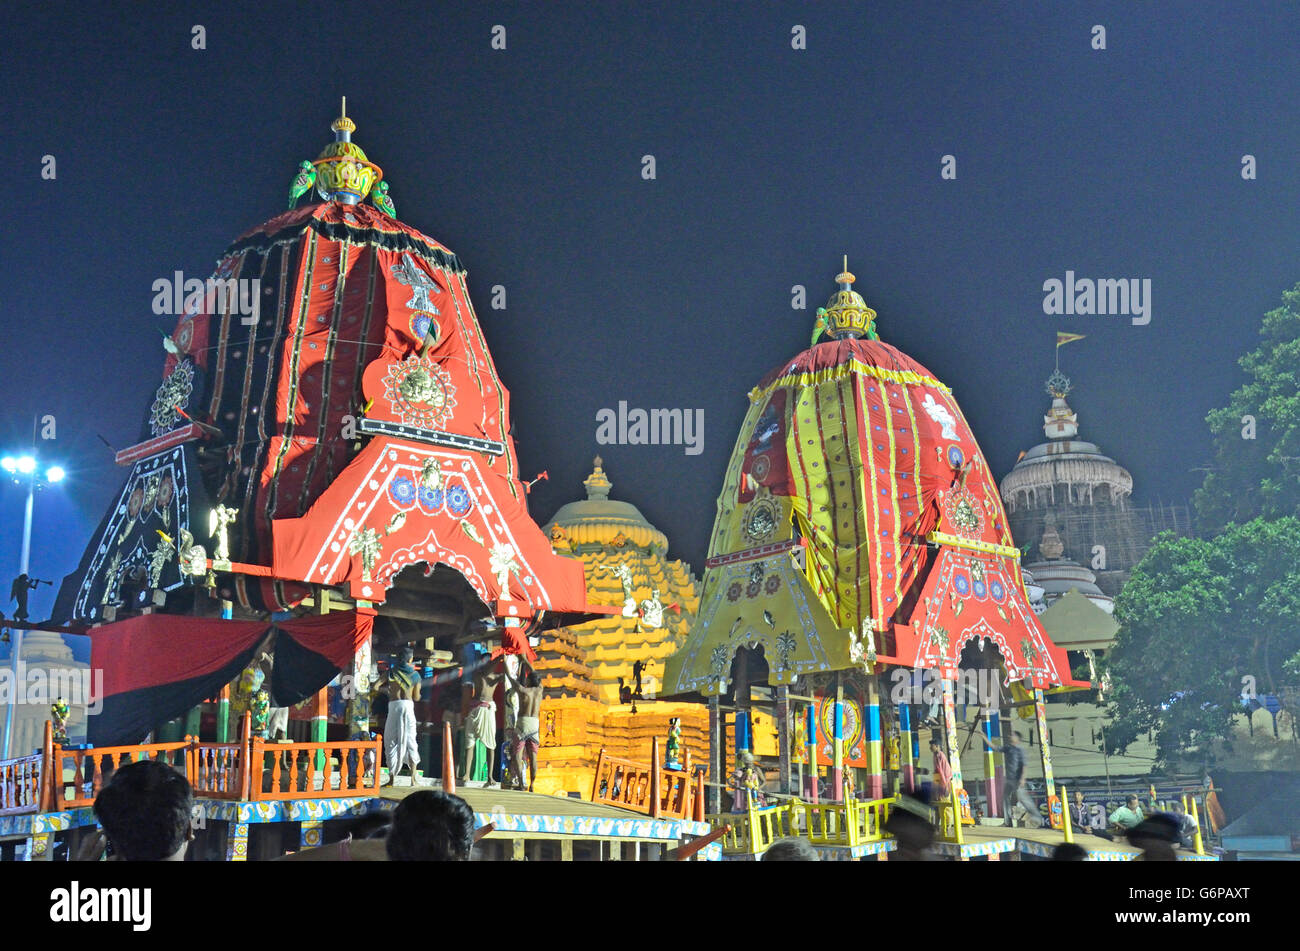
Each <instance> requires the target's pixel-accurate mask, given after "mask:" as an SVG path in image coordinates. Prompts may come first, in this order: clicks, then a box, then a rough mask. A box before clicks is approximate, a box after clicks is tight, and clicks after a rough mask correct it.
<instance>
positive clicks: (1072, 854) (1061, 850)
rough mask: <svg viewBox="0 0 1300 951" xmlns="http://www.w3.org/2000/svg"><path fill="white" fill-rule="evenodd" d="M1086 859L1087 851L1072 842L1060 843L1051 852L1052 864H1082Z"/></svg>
mask: <svg viewBox="0 0 1300 951" xmlns="http://www.w3.org/2000/svg"><path fill="white" fill-rule="evenodd" d="M1087 858H1088V850H1087V849H1085V848H1084V847H1083V846H1081V845H1076V844H1075V843H1073V842H1062V843H1061V844H1060V845H1058V846H1057V847H1056V848H1055V849H1053V850H1052V861H1053V862H1084V861H1087Z"/></svg>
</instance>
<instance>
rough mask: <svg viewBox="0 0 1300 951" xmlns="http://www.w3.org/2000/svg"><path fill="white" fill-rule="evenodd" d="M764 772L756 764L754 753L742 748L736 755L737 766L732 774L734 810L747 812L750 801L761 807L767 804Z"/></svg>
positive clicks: (732, 806)
mask: <svg viewBox="0 0 1300 951" xmlns="http://www.w3.org/2000/svg"><path fill="white" fill-rule="evenodd" d="M763 785H764V779H763V773H762V771H761V770H760V769H759V768H758V767H757V766H756V765H754V754H753V753H751V752H750V751H749V750H741V751H740V753H739V754H738V755H737V756H736V768H735V770H734V771H733V772H732V774H731V789H732V803H731V811H732V812H745V811H746V810H747V809H748V807H749V803H753V804H754V806H755V808H759V809H761V808H762V807H763V806H765V805H766V804H767V802H766V800H765V799H764V798H763Z"/></svg>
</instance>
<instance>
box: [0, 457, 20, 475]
mask: <svg viewBox="0 0 1300 951" xmlns="http://www.w3.org/2000/svg"><path fill="white" fill-rule="evenodd" d="M0 468H3V469H4V471H5V472H17V471H18V463H17V462H15V461H14V457H13V456H5V457H4V458H3V459H0Z"/></svg>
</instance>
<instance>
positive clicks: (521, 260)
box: [0, 0, 1300, 616]
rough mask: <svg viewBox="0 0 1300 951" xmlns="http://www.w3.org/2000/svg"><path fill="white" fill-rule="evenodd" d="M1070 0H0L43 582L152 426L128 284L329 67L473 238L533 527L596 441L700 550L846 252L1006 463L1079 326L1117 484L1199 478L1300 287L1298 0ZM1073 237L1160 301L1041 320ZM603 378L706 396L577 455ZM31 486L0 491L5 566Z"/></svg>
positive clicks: (308, 146) (442, 213) (1, 304)
mask: <svg viewBox="0 0 1300 951" xmlns="http://www.w3.org/2000/svg"><path fill="white" fill-rule="evenodd" d="M1070 6H1073V5H1067V4H1064V3H1051V4H1042V3H1030V2H1017V3H999V2H987V3H979V4H975V3H970V2H959V3H915V2H900V3H882V2H876V3H870V4H863V3H855V4H842V3H828V2H822V0H819V2H816V3H798V4H786V3H762V4H757V3H755V4H741V3H726V4H713V5H702V4H698V3H697V4H676V3H636V4H630V3H629V4H566V5H561V4H553V3H532V4H519V5H508V4H487V3H483V4H479V3H475V4H458V5H455V6H452V5H447V4H440V3H420V4H409V5H406V4H398V3H386V4H376V5H369V6H358V5H344V4H329V3H326V4H311V5H293V6H290V5H278V4H271V3H265V2H258V3H221V4H215V3H208V4H203V5H191V4H183V3H178V4H167V5H156V4H148V5H145V4H129V5H121V6H120V7H113V6H109V5H102V4H97V5H86V4H78V5H76V6H72V7H58V6H55V7H50V6H48V5H42V6H39V7H38V6H36V5H30V6H27V7H25V8H23V9H22V10H14V9H9V10H7V11H6V21H7V22H6V24H5V29H6V30H7V34H8V35H6V36H5V37H4V44H5V54H4V56H3V60H0V75H2V78H3V82H4V94H3V98H2V99H0V121H2V124H3V128H4V130H5V145H4V148H3V154H4V160H5V161H4V165H3V167H4V168H5V169H6V171H7V173H8V175H9V183H8V189H7V191H8V195H9V200H8V202H7V209H8V212H7V213H8V215H9V218H8V225H7V227H5V228H4V229H3V235H2V236H0V261H2V262H3V265H4V273H5V277H6V281H5V286H4V289H3V292H0V320H3V328H4V332H5V333H4V346H3V348H0V399H2V400H3V406H4V413H3V417H2V418H3V429H2V430H0V437H2V438H3V441H4V442H3V444H4V446H5V447H13V448H22V447H23V445H24V444H25V443H27V442H28V441H29V440H30V434H31V421H32V418H33V417H34V416H36V415H44V414H53V415H54V416H55V418H56V423H57V436H58V438H57V439H56V440H55V441H53V442H52V443H44V444H42V451H43V452H44V453H46V455H47V456H48V457H49V458H50V460H51V461H59V462H61V463H62V464H63V465H65V466H66V467H67V469H68V470H69V473H70V477H69V479H68V480H67V481H66V482H65V483H63V484H62V485H61V486H59V487H57V488H55V489H53V490H50V491H47V492H45V493H43V495H42V496H41V497H40V499H39V501H38V504H37V508H36V527H35V538H36V541H35V546H34V554H33V558H32V571H33V574H35V575H37V576H39V577H43V578H51V579H54V580H55V581H56V585H57V582H58V580H59V579H60V578H61V577H62V576H63V575H64V574H65V573H67V572H70V571H72V570H73V569H74V568H75V567H76V563H77V561H78V558H79V557H80V554H81V551H82V549H83V547H84V545H85V544H86V542H87V540H88V537H89V533H90V532H91V530H92V529H93V527H94V526H95V524H96V523H97V522H98V521H99V519H100V518H101V517H102V515H103V513H104V511H105V510H106V508H107V506H108V505H109V503H110V501H111V500H112V498H113V497H114V496H115V494H116V493H117V492H118V491H119V488H120V485H121V480H122V479H124V478H125V476H126V474H127V470H126V469H124V468H118V467H116V466H115V465H114V464H113V462H112V453H111V452H110V450H109V449H107V448H106V447H105V446H104V444H103V443H102V442H101V441H100V439H99V436H100V435H102V437H103V438H104V439H105V440H107V441H108V442H109V443H111V444H112V445H113V446H115V447H118V448H121V447H124V446H127V445H129V444H131V443H133V442H135V441H136V440H137V438H138V436H139V430H140V425H141V421H142V419H143V417H144V414H145V412H146V410H147V407H148V405H149V403H150V401H151V400H152V396H153V392H154V390H155V388H156V387H157V385H158V383H159V381H160V378H161V372H162V366H163V358H164V352H163V348H162V345H161V339H162V338H161V333H160V331H162V330H166V331H167V332H170V330H171V327H172V320H171V319H170V318H158V317H155V316H154V315H153V314H152V312H151V308H150V303H151V300H152V297H153V292H152V290H151V285H152V283H153V282H154V281H155V280H156V279H158V278H160V277H169V276H170V275H171V274H172V272H173V271H176V270H181V271H184V272H185V273H186V275H187V276H193V277H199V278H205V277H207V276H208V275H209V274H210V273H211V270H212V267H213V265H214V263H215V261H216V259H217V257H218V255H219V254H220V253H221V251H222V250H223V249H224V248H225V247H226V245H227V244H228V243H229V242H230V241H231V240H232V239H233V238H234V237H235V236H236V235H238V234H240V233H241V232H243V231H244V230H246V229H247V228H249V227H251V226H253V225H256V224H258V223H259V222H262V221H264V220H266V219H268V218H271V217H273V216H275V215H277V214H279V213H280V212H281V211H282V210H283V209H284V207H285V202H286V197H287V190H288V184H289V181H290V179H291V178H292V176H293V174H294V172H295V170H296V167H297V164H298V162H300V161H302V160H304V159H311V158H314V157H315V156H316V155H317V154H318V153H319V151H320V149H321V148H322V147H323V146H324V145H325V144H326V143H327V142H328V141H330V140H331V138H332V136H331V133H330V131H329V124H330V122H331V121H332V120H333V119H334V117H335V116H336V115H337V114H338V106H339V97H340V96H341V95H346V96H347V97H348V113H349V115H350V116H351V117H352V118H353V119H354V120H355V121H356V123H357V127H358V128H357V132H356V133H355V135H354V139H355V141H356V142H357V143H358V144H360V145H361V146H362V147H363V148H364V149H365V150H366V152H367V154H368V155H369V157H370V158H371V160H372V161H375V162H376V163H377V164H379V165H380V166H382V167H383V169H384V173H385V179H386V180H387V181H389V182H390V183H391V188H392V191H391V195H392V197H393V199H394V201H395V202H396V205H397V213H398V217H399V218H401V219H402V220H403V221H406V222H408V223H409V224H411V225H413V226H415V227H416V228H418V229H420V230H421V231H423V232H425V233H427V234H429V235H430V236H432V237H434V238H436V239H437V240H439V241H441V242H443V243H444V244H446V245H447V246H448V247H450V248H451V249H452V250H454V251H455V252H456V253H457V254H458V255H459V256H460V257H461V260H462V261H463V262H464V263H465V265H466V266H467V267H468V269H469V286H470V291H471V294H472V295H473V298H474V303H475V307H476V309H477V311H478V315H479V319H480V321H481V323H482V325H483V329H484V333H485V334H486V336H487V339H488V343H489V345H490V346H491V348H492V351H493V354H494V356H495V359H496V362H497V366H498V369H499V371H500V374H501V377H502V379H503V380H504V381H505V383H506V385H507V386H508V387H509V388H510V389H511V391H512V394H513V416H514V426H515V435H516V440H517V447H518V451H519V457H520V463H521V470H522V473H523V474H524V475H525V477H530V476H531V475H532V474H535V473H537V472H539V471H541V470H543V469H546V470H549V472H550V481H549V482H545V483H541V484H539V486H538V488H537V490H536V491H535V492H534V494H533V496H532V503H531V510H532V513H533V515H534V517H535V518H537V520H538V522H539V523H540V522H545V521H546V520H547V519H549V518H550V516H551V515H552V514H553V513H554V511H555V509H556V508H557V507H558V506H559V505H561V504H563V503H564V502H567V501H570V500H572V499H575V498H579V497H581V494H582V487H581V485H580V482H581V480H582V479H583V478H584V477H585V476H586V474H587V472H588V471H590V467H591V457H592V456H593V455H594V454H595V453H596V452H597V451H599V452H600V454H601V455H602V456H603V457H604V459H605V467H606V471H607V472H608V474H609V476H610V478H611V479H612V480H613V482H614V491H613V497H614V498H617V499H622V500H626V501H630V502H633V503H634V504H636V505H637V506H638V507H639V508H640V509H641V511H642V512H644V513H645V515H646V517H647V518H648V519H649V520H650V521H651V522H653V523H654V524H655V525H657V526H659V527H660V528H661V529H663V530H664V531H665V532H667V534H668V536H669V538H670V541H671V543H672V555H673V556H674V557H681V558H685V559H687V560H689V561H690V562H691V563H692V564H693V565H694V566H695V568H696V570H697V571H702V568H703V560H704V556H705V549H706V546H707V542H708V536H709V531H710V527H711V525H712V521H713V516H714V509H715V502H716V497H717V492H718V489H719V486H720V484H721V478H722V474H723V470H724V468H725V465H726V461H727V458H728V456H729V454H730V453H731V450H732V446H733V443H734V440H735V438H736V431H737V428H738V426H739V424H740V421H741V419H742V417H743V414H744V411H745V408H746V399H745V394H746V392H747V391H748V390H749V389H750V388H751V387H752V386H753V385H754V384H755V383H756V382H757V381H758V380H759V378H760V377H762V376H763V375H764V374H765V373H766V372H767V371H768V370H769V369H771V368H772V367H774V366H776V365H777V364H780V363H782V362H783V361H785V360H787V359H788V358H790V357H791V356H793V355H794V354H796V353H798V352H799V351H800V350H802V349H803V348H805V347H807V345H808V337H809V332H810V329H811V325H812V322H813V318H814V310H815V309H816V307H818V306H820V305H821V304H823V303H824V302H825V300H826V298H827V297H828V296H829V295H830V294H831V292H832V291H833V290H834V283H833V279H834V276H835V274H836V273H837V272H838V271H839V270H840V260H841V255H842V254H845V253H847V254H848V257H849V269H850V270H851V271H853V272H854V273H855V274H856V275H857V276H858V283H857V285H856V287H857V289H858V290H859V291H861V292H862V293H863V294H864V296H865V297H866V299H867V302H868V304H870V305H871V306H872V307H873V308H875V309H876V310H877V311H878V313H879V318H878V322H877V327H878V330H879V332H880V335H881V337H882V339H884V340H885V341H887V342H889V343H892V344H894V345H896V346H898V347H899V348H901V349H902V350H903V351H905V352H906V353H908V354H910V355H912V356H913V357H915V358H916V359H918V360H919V361H921V362H922V363H923V364H925V365H926V366H928V367H929V368H930V369H931V370H932V371H933V372H934V373H936V374H937V375H938V377H939V378H940V379H942V380H943V381H945V382H946V383H948V384H949V385H950V386H951V387H952V389H953V391H954V394H955V395H956V397H957V399H958V401H959V402H960V404H961V406H962V408H963V410H964V411H965V414H966V416H967V418H968V419H969V420H970V423H971V425H972V427H973V428H974V431H975V433H976V435H977V437H978V438H979V440H980V442H981V444H982V446H983V448H984V450H985V453H986V455H987V457H988V459H989V461H990V463H991V464H992V466H993V469H994V471H995V472H996V473H997V474H998V475H999V476H1001V475H1003V474H1005V472H1006V471H1007V470H1008V469H1009V468H1010V467H1011V465H1012V464H1013V463H1014V462H1015V460H1016V457H1017V454H1018V453H1019V451H1020V450H1022V449H1027V448H1029V447H1030V446H1031V445H1033V444H1035V443H1037V442H1041V441H1042V439H1043V436H1042V430H1041V419H1042V414H1043V412H1044V411H1045V410H1046V408H1047V405H1048V402H1049V401H1048V397H1047V396H1046V394H1045V393H1044V391H1043V380H1044V379H1045V378H1046V377H1047V375H1048V374H1049V373H1050V372H1051V370H1052V359H1053V343H1054V340H1055V336H1054V335H1055V332H1056V331H1057V330H1069V331H1073V332H1076V333H1084V334H1087V335H1088V338H1087V339H1086V340H1084V341H1082V342H1080V343H1075V344H1070V345H1069V346H1067V347H1064V348H1062V350H1061V364H1062V369H1063V370H1064V371H1065V372H1067V373H1068V374H1069V375H1070V376H1071V377H1072V378H1073V380H1074V382H1075V385H1076V387H1077V389H1076V391H1075V393H1074V394H1072V396H1071V403H1072V405H1073V406H1074V408H1075V409H1076V410H1078V412H1079V414H1080V420H1081V427H1082V430H1081V436H1082V438H1085V439H1089V440H1092V441H1094V442H1097V443H1098V444H1100V446H1101V448H1102V450H1103V451H1104V452H1106V453H1108V454H1109V455H1111V456H1113V457H1114V458H1116V459H1117V460H1118V461H1119V462H1121V463H1122V464H1123V465H1125V466H1126V467H1127V468H1128V469H1129V470H1130V471H1131V472H1132V473H1133V476H1134V480H1135V483H1136V486H1137V497H1138V500H1139V501H1141V502H1148V501H1156V500H1157V499H1163V500H1164V501H1166V502H1169V501H1177V502H1180V503H1185V502H1186V500H1187V499H1188V497H1189V496H1190V494H1191V492H1192V491H1193V490H1194V488H1195V487H1196V485H1197V484H1198V483H1199V480H1200V477H1201V473H1198V472H1195V471H1192V470H1194V468H1195V467H1197V466H1200V465H1204V464H1205V461H1206V460H1207V459H1208V458H1209V457H1210V451H1209V435H1208V430H1207V428H1206V426H1205V424H1204V417H1205V414H1206V412H1207V411H1208V410H1209V409H1210V408H1211V407H1213V406H1215V405H1220V404H1222V403H1223V402H1225V400H1226V397H1227V395H1228V393H1229V392H1230V391H1231V390H1232V389H1233V388H1234V387H1235V386H1237V385H1238V384H1239V382H1240V381H1241V373H1240V371H1239V370H1238V368H1237V363H1236V361H1237V359H1238V357H1239V356H1240V355H1241V354H1242V353H1244V352H1245V351H1246V350H1248V349H1250V348H1251V347H1252V346H1254V341H1255V339H1256V329H1257V326H1258V322H1259V320H1260V317H1261V315H1262V314H1263V313H1264V312H1265V311H1266V310H1269V309H1271V308H1273V307H1275V306H1277V305H1278V302H1279V298H1280V295H1281V293H1282V291H1283V290H1284V289H1286V288H1288V287H1290V286H1292V285H1293V284H1294V283H1296V281H1297V280H1300V262H1298V261H1297V256H1296V238H1297V232H1296V228H1295V209H1296V207H1297V200H1298V199H1300V113H1298V112H1297V110H1296V109H1295V108H1294V107H1293V94H1292V90H1293V82H1294V76H1295V75H1296V74H1297V73H1298V72H1300V63H1298V62H1297V59H1298V58H1300V47H1297V45H1296V44H1295V43H1294V37H1295V36H1297V35H1300V8H1298V7H1297V6H1296V5H1295V4H1294V3H1275V4H1273V3H1250V4H1228V3H1224V4H1212V3H1206V2H1203V0H1201V2H1195V3H1171V2H1162V3H1159V4H1140V5H1135V4H1132V3H1129V2H1118V3H1089V4H1087V5H1086V6H1085V5H1078V6H1079V7H1080V9H1078V10H1075V11H1071V10H1070V9H1068V8H1069V7H1070ZM195 24H202V25H203V26H204V27H205V28H206V44H207V48H206V49H205V50H201V51H200V50H193V49H192V48H191V28H192V26H193V25H195ZM495 24H501V25H504V26H505V27H506V31H507V32H506V37H507V49H506V50H504V51H498V50H493V49H492V48H491V45H490V41H491V35H492V34H491V31H492V27H493V25H495ZM795 24H800V25H803V26H804V27H806V30H807V49H806V50H802V51H796V50H793V49H792V48H791V29H792V27H793V26H794V25H795ZM1094 24H1102V25H1104V26H1105V28H1106V46H1107V48H1106V49H1105V50H1104V51H1096V50H1093V49H1092V48H1091V41H1092V33H1091V29H1092V26H1093V25H1094ZM47 154H48V155H54V156H55V158H56V161H57V179H55V180H53V181H45V180H42V178H41V175H40V170H41V161H42V156H45V155H47ZM647 154H650V155H653V156H654V157H655V160H656V164H657V170H656V171H657V179H656V180H654V181H645V180H643V179H642V177H641V168H642V165H641V158H642V156H643V155H647ZM945 154H951V155H953V156H955V158H956V161H957V178H956V180H954V181H944V180H941V178H940V167H941V158H942V156H944V155H945ZM1245 154H1251V155H1254V156H1255V157H1256V160H1257V162H1258V180H1256V181H1243V179H1242V176H1241V160H1242V156H1243V155H1245ZM1067 270H1073V271H1074V272H1075V273H1076V274H1077V275H1078V276H1080V277H1092V278H1100V277H1107V278H1135V277H1136V278H1149V279H1150V280H1151V282H1152V287H1153V291H1152V298H1153V299H1152V319H1151V322H1150V324H1149V325H1147V326H1133V325H1132V324H1131V322H1130V320H1129V318H1127V317H1107V316H1081V317H1054V316H1047V315H1045V314H1044V313H1043V297H1044V292H1043V289H1042V288H1043V282H1044V281H1045V280H1048V279H1050V278H1057V279H1062V278H1064V276H1065V272H1066V271H1067ZM494 284H501V285H504V286H505V287H506V289H507V293H508V309H506V310H505V311H494V310H492V309H491V307H490V306H489V298H490V289H491V287H492V285H494ZM795 284H802V285H804V286H805V287H806V288H807V289H808V308H807V309H806V310H803V311H794V310H792V309H791V306H790V299H791V287H792V285H795ZM620 400H625V401H627V403H628V405H629V406H630V407H641V408H646V409H649V408H654V407H666V408H682V409H695V408H703V409H704V423H705V426H704V451H703V453H702V454H700V455H693V456H688V455H686V454H685V452H684V451H683V448H682V447H680V446H603V447H598V446H597V445H596V442H595V431H596V413H597V411H598V410H600V409H602V408H605V407H609V408H616V407H617V405H618V403H619V401H620ZM21 520H22V494H21V492H20V491H19V490H18V489H17V488H16V487H14V486H6V488H5V490H4V492H3V493H2V494H0V574H2V576H3V578H4V579H6V580H5V582H4V584H5V589H4V591H5V593H7V592H8V581H7V579H8V578H10V577H12V576H13V575H14V574H16V573H17V570H18V568H17V565H18V556H19V535H20V531H21ZM54 590H55V589H54V588H42V589H41V590H40V594H39V596H38V597H36V598H34V600H33V615H34V616H45V613H46V612H48V609H49V607H50V605H51V604H52V595H53V591H54ZM5 610H6V612H8V611H9V610H10V607H9V606H6V608H5Z"/></svg>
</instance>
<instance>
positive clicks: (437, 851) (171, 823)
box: [77, 760, 487, 862]
mask: <svg viewBox="0 0 1300 951" xmlns="http://www.w3.org/2000/svg"><path fill="white" fill-rule="evenodd" d="M193 810H194V794H193V791H192V790H191V788H190V784H189V781H188V780H187V779H186V778H185V777H184V775H182V774H181V773H180V772H179V771H178V770H176V769H174V768H173V767H171V766H169V765H168V764H166V763H161V762H157V761H154V760H142V761H140V762H136V763H128V764H126V765H123V766H121V767H119V768H118V769H117V770H116V771H115V772H114V773H113V775H112V778H111V779H109V781H108V782H107V783H105V784H104V787H103V789H101V790H100V792H99V795H98V796H96V797H95V804H94V812H95V818H96V820H98V823H99V828H98V829H97V830H96V831H95V832H94V833H93V834H92V835H90V836H87V837H86V838H85V839H83V841H82V843H81V848H80V850H79V853H78V855H77V858H78V860H80V861H90V862H93V861H98V860H100V859H104V858H108V859H110V860H119V861H130V862H180V861H184V859H185V854H186V852H187V851H188V850H189V847H190V843H191V842H192V841H193V840H194V829H193V823H192V821H191V819H192V816H193ZM484 831H487V830H485V829H482V828H480V829H479V830H477V831H476V830H475V827H474V811H473V809H471V808H470V805H469V803H467V802H466V801H465V800H464V799H462V798H460V797H459V796H454V795H451V794H450V793H445V792H442V791H440V790H434V789H418V790H415V791H414V792H412V793H410V795H408V796H406V797H405V798H404V799H402V800H401V801H399V802H398V804H397V807H396V808H395V809H393V810H392V812H391V813H389V812H385V813H374V814H371V815H367V816H363V817H361V818H359V819H357V820H354V822H353V824H352V828H351V830H350V831H349V832H348V834H347V835H346V836H345V837H344V838H343V839H341V840H339V841H337V842H333V843H330V844H328V845H323V846H320V847H318V848H314V849H304V850H302V851H299V852H294V853H292V854H290V855H286V856H284V857H283V859H282V860H283V861H336V862H348V861H393V862H403V861H415V862H464V861H468V860H469V858H470V855H471V853H472V852H473V849H474V844H475V842H476V841H477V839H478V838H479V837H481V835H482V834H483V832H484Z"/></svg>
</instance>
